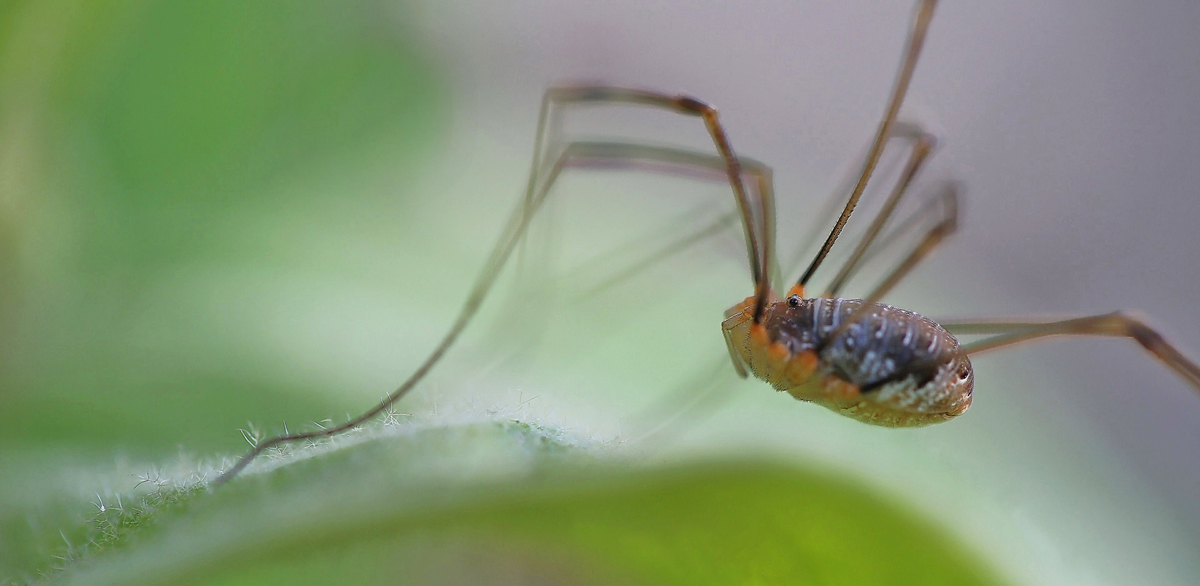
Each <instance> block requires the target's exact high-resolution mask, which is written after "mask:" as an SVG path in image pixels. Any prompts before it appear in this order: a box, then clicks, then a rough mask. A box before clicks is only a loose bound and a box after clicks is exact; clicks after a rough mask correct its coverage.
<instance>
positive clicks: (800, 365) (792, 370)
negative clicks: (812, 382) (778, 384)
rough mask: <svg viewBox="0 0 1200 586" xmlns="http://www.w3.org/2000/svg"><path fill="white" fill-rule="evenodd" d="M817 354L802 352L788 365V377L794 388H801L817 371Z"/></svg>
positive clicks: (810, 351) (809, 351)
mask: <svg viewBox="0 0 1200 586" xmlns="http://www.w3.org/2000/svg"><path fill="white" fill-rule="evenodd" d="M817 362H818V359H817V353H816V352H813V351H812V350H808V351H805V352H801V353H799V354H797V355H795V356H793V357H792V359H791V361H789V362H788V365H787V371H786V372H787V377H788V381H789V382H790V383H791V384H792V386H799V385H802V384H804V383H806V382H808V379H810V378H812V375H813V373H814V372H816V371H817Z"/></svg>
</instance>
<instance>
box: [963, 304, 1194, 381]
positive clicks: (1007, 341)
mask: <svg viewBox="0 0 1200 586" xmlns="http://www.w3.org/2000/svg"><path fill="white" fill-rule="evenodd" d="M941 325H942V327H944V328H946V329H947V330H949V331H950V332H951V333H954V334H957V335H978V334H1000V335H997V336H993V337H991V338H984V339H982V340H979V341H977V342H972V343H970V344H965V345H963V350H965V351H966V352H967V354H972V355H973V354H979V353H981V352H987V351H989V350H996V349H999V348H1004V347H1006V346H1012V345H1015V344H1023V343H1025V342H1031V341H1033V340H1037V339H1039V338H1045V337H1049V336H1116V337H1123V338H1131V339H1133V341H1135V342H1137V343H1138V344H1141V346H1142V347H1143V348H1145V349H1146V351H1148V352H1150V353H1151V354H1153V355H1154V357H1155V358H1157V359H1158V360H1159V361H1161V362H1162V363H1163V364H1165V365H1166V366H1167V368H1170V369H1171V370H1173V371H1175V373H1176V374H1178V375H1179V377H1180V378H1182V379H1183V380H1184V381H1185V382H1187V383H1188V384H1189V385H1191V386H1192V387H1193V388H1195V389H1196V390H1197V391H1200V365H1197V363H1196V362H1193V361H1192V360H1189V359H1188V358H1187V357H1186V356H1184V355H1183V353H1182V352H1180V351H1179V349H1178V348H1176V347H1175V346H1174V345H1173V344H1171V343H1170V342H1168V341H1167V340H1166V339H1165V338H1163V336H1162V334H1160V333H1159V332H1158V331H1156V330H1155V329H1154V328H1151V327H1150V326H1148V325H1146V324H1145V323H1144V322H1143V321H1142V320H1140V319H1138V318H1137V317H1135V316H1132V315H1130V314H1128V313H1125V312H1120V311H1117V312H1113V313H1105V314H1101V315H1091V316H1087V317H1077V318H1073V319H1059V320H1037V319H1032V320H1030V319H1025V320H1020V319H1018V320H1008V319H1006V320H995V321H970V322H968V321H961V322H942V324H941Z"/></svg>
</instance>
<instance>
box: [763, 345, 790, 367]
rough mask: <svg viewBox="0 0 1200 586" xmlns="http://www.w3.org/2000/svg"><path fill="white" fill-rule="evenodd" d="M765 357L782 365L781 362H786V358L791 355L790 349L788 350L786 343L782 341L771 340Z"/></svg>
mask: <svg viewBox="0 0 1200 586" xmlns="http://www.w3.org/2000/svg"><path fill="white" fill-rule="evenodd" d="M767 357H768V358H770V359H771V360H772V361H775V362H778V363H780V364H781V365H782V363H784V362H787V360H788V358H791V357H792V351H791V350H788V347H787V344H784V343H783V342H772V343H771V345H770V346H768V347H767Z"/></svg>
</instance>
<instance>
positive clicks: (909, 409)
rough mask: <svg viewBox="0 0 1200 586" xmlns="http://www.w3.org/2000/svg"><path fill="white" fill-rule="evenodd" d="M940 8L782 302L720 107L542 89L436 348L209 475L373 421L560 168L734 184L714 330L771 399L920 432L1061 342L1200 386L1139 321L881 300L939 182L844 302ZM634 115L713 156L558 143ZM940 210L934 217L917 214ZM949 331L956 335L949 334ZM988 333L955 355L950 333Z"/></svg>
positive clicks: (757, 190)
mask: <svg viewBox="0 0 1200 586" xmlns="http://www.w3.org/2000/svg"><path fill="white" fill-rule="evenodd" d="M935 5H936V0H923V1H921V2H920V3H919V5H918V8H917V12H916V15H915V17H914V20H913V24H912V30H911V31H910V34H909V38H908V46H907V48H906V49H905V51H904V57H903V61H902V63H901V66H900V71H899V75H898V76H897V80H896V85H895V87H894V88H893V90H892V94H891V97H890V100H889V101H888V104H887V110H886V111H885V113H884V116H883V121H882V122H881V123H880V124H879V129H878V132H877V133H876V134H875V137H874V140H873V142H872V143H871V147H870V149H869V150H868V151H867V156H866V158H865V161H864V162H863V167H862V171H861V173H860V174H859V176H858V181H857V183H856V184H855V186H854V189H853V191H852V192H851V194H850V197H849V200H848V201H847V202H846V204H845V207H844V208H843V209H842V212H841V215H840V216H839V217H838V219H837V221H836V222H835V223H834V226H833V229H832V231H831V232H830V233H829V236H828V238H826V239H825V242H824V244H823V245H822V246H821V248H820V250H819V252H817V255H816V257H815V258H813V260H812V262H811V263H810V264H809V266H808V268H807V269H806V270H805V271H804V273H803V274H802V275H801V277H800V278H799V280H798V281H797V282H796V284H795V285H793V286H792V287H791V288H790V289H789V290H788V292H787V295H786V296H784V298H782V299H780V298H778V297H777V296H776V294H775V292H774V291H773V290H772V288H771V286H770V283H769V276H770V275H769V274H770V272H771V270H772V266H773V265H772V262H773V258H772V254H773V248H774V230H775V217H774V195H773V191H772V174H771V169H770V168H769V167H767V166H766V165H763V164H762V163H759V162H757V161H755V160H753V159H749V158H745V157H740V158H739V157H738V156H736V155H735V154H734V151H733V147H732V146H731V145H730V142H729V139H728V137H727V135H726V133H725V129H724V127H723V126H722V125H721V123H720V122H719V121H718V118H717V110H716V108H714V107H713V106H711V105H709V104H707V103H705V102H703V101H700V100H698V99H695V98H692V97H689V96H684V95H668V94H663V93H659V92H654V91H646V90H641V89H632V88H625V87H613V86H603V85H582V86H581V85H569V86H560V87H552V88H550V89H549V90H547V91H546V93H545V95H544V98H543V100H542V106H541V112H540V117H539V119H538V130H537V138H536V141H535V146H534V151H533V163H532V169H531V170H530V173H529V181H528V184H527V186H526V188H525V196H524V198H523V199H522V200H521V202H520V203H519V205H518V206H517V208H516V210H515V211H514V213H513V215H512V217H510V218H509V220H508V223H507V225H506V227H505V229H504V231H503V233H502V235H501V237H500V241H499V242H498V243H497V244H496V247H495V249H494V250H493V251H492V254H491V257H490V258H489V259H488V261H487V263H486V264H485V265H484V268H483V271H482V272H481V274H480V275H479V277H478V280H477V281H476V283H475V286H474V288H473V289H472V291H471V294H470V296H469V297H468V298H467V301H466V304H465V305H464V307H463V309H462V311H461V313H460V314H459V316H458V319H457V320H456V321H455V322H454V324H453V325H452V326H451V328H450V330H449V332H447V333H446V335H445V337H444V338H443V339H442V341H441V343H440V344H438V346H437V347H436V348H435V349H434V350H433V352H432V353H431V354H430V355H429V357H428V358H426V359H425V361H424V362H423V363H422V364H421V365H420V367H418V368H417V370H416V372H414V373H413V374H412V375H411V376H410V377H409V379H408V380H407V381H405V382H404V384H402V385H400V387H399V388H397V389H396V390H395V391H394V392H393V393H391V394H390V395H388V396H387V397H386V398H385V399H384V400H383V401H382V402H381V403H379V404H378V405H376V406H375V407H374V408H372V409H371V410H369V411H367V412H366V413H363V414H362V415H359V416H358V417H355V418H354V419H351V420H350V421H347V422H346V423H344V424H341V425H338V426H336V427H330V428H327V429H322V430H318V431H312V432H306V433H293V434H287V435H282V436H277V437H274V438H271V439H268V440H265V441H262V442H259V443H258V444H257V445H255V446H254V448H253V449H252V450H251V451H250V452H249V453H247V454H246V455H245V456H243V457H242V458H241V459H240V460H239V461H238V462H237V463H236V464H234V465H233V466H232V467H231V468H229V469H228V470H226V471H225V473H224V474H222V475H221V477H220V478H218V480H217V482H218V483H221V482H224V481H227V480H229V479H230V478H232V477H233V476H234V475H236V474H237V473H238V472H239V471H241V470H242V469H243V468H245V467H246V465H247V464H249V463H250V461H251V460H252V459H253V458H254V457H255V456H257V455H258V454H259V453H261V452H262V451H264V450H266V449H268V448H270V447H272V446H276V445H279V444H284V443H290V442H296V441H301V440H307V439H313V438H320V437H328V436H332V435H336V434H339V433H342V432H344V431H346V430H349V429H351V428H353V427H355V426H357V425H359V424H361V423H363V422H365V421H367V420H369V419H371V418H373V417H375V416H376V415H378V414H380V413H381V412H383V411H384V410H386V409H387V408H388V407H390V406H391V405H392V404H394V403H395V402H396V401H398V400H399V399H400V398H401V397H403V396H404V395H405V394H407V393H408V392H409V391H410V390H412V388H413V387H414V386H415V385H416V384H417V383H418V382H419V381H420V380H421V379H422V378H423V377H424V376H425V375H426V374H427V373H428V372H429V371H430V369H432V368H433V366H434V365H435V364H436V363H437V362H438V360H440V359H441V358H442V356H443V355H444V354H445V353H446V351H447V350H448V349H449V348H450V347H451V346H452V345H453V344H454V341H455V340H456V339H457V338H458V336H459V334H461V333H462V331H463V329H464V328H465V327H466V326H467V324H468V323H469V322H470V320H471V318H472V317H473V316H474V315H475V313H476V311H477V310H478V309H479V306H480V304H482V302H483V300H484V297H485V296H486V295H487V293H488V290H489V289H490V288H491V286H492V284H493V283H494V282H495V280H496V277H497V275H498V274H499V272H500V270H501V268H502V267H503V266H504V263H505V261H506V260H507V259H508V257H509V255H510V254H511V253H512V251H513V249H514V248H515V247H516V245H517V243H518V242H519V241H520V240H521V238H522V237H523V236H524V234H525V231H526V228H527V227H528V226H529V223H530V220H531V219H532V217H533V215H534V213H535V212H536V211H537V210H538V208H539V207H540V206H541V204H542V203H543V202H544V201H545V199H546V196H547V195H548V193H549V191H550V188H551V186H553V185H554V183H555V181H556V180H557V179H558V177H559V175H560V174H561V173H562V171H563V170H564V169H566V168H569V167H581V166H589V167H601V168H640V169H643V170H647V169H648V170H651V171H656V172H664V171H665V172H677V173H678V172H683V173H688V174H700V175H705V174H707V175H709V176H712V175H713V174H714V172H715V173H716V174H717V176H718V177H720V180H721V181H726V180H728V182H729V184H730V185H731V187H732V188H733V194H734V196H735V199H736V202H737V207H738V212H739V213H740V215H741V220H742V225H743V228H744V230H745V237H746V245H747V252H748V257H749V261H750V270H751V274H752V276H753V280H754V294H753V295H752V296H750V297H747V298H746V299H745V300H744V301H742V302H740V303H738V304H737V305H735V306H733V307H732V308H730V309H729V310H728V311H726V312H725V321H724V322H723V323H722V329H723V332H724V335H725V341H726V344H727V345H728V347H729V354H730V358H731V359H732V361H733V366H734V368H735V369H736V370H737V372H738V374H739V375H741V376H743V377H745V376H746V375H747V373H748V372H749V373H753V374H754V375H755V376H756V377H758V378H760V379H762V380H764V381H766V382H768V383H770V384H771V385H772V386H774V387H775V388H776V389H778V390H781V391H786V392H787V393H789V394H791V395H792V396H794V397H796V398H797V399H800V400H803V401H811V402H814V403H818V404H820V405H823V406H825V407H828V408H830V409H832V410H834V411H837V412H840V413H842V414H843V415H846V416H849V417H852V418H854V419H858V420H860V421H864V422H866V423H872V424H876V425H882V426H890V427H908V426H921V425H929V424H932V423H937V422H941V421H946V420H948V419H950V418H953V417H955V416H957V415H961V414H962V413H963V412H965V411H966V410H967V408H968V407H969V406H970V405H971V393H972V388H973V386H974V380H973V379H974V375H973V372H972V369H971V361H970V358H969V356H971V355H974V354H978V353H981V352H984V351H987V350H994V349H997V348H1002V347H1005V346H1011V345H1014V344H1019V343H1022V342H1028V341H1031V340H1035V339H1038V338H1044V337H1047V336H1058V335H1085V336H1118V337H1128V338H1132V339H1133V340H1134V341H1136V342H1137V343H1139V344H1141V345H1142V346H1143V347H1144V348H1145V349H1146V350H1147V351H1149V352H1150V353H1151V354H1152V355H1154V356H1155V357H1156V358H1158V359H1159V360H1160V361H1162V362H1163V363H1164V364H1165V365H1166V366H1168V367H1169V368H1171V369H1172V370H1174V371H1175V372H1176V373H1177V374H1178V375H1179V376H1180V377H1182V378H1183V379H1184V380H1185V381H1186V382H1187V383H1188V384H1189V385H1191V386H1193V387H1195V388H1197V389H1200V366H1197V365H1196V363H1194V362H1192V361H1190V360H1188V359H1187V358H1185V357H1184V356H1183V355H1182V354H1181V353H1180V352H1179V351H1178V350H1177V349H1176V348H1175V347H1174V346H1172V345H1171V344H1170V343H1168V342H1167V341H1166V340H1164V339H1163V337H1162V336H1161V335H1160V334H1159V333H1158V332H1156V331H1155V330H1154V329H1152V328H1150V327H1149V326H1147V325H1146V324H1144V323H1142V322H1141V321H1139V320H1138V319H1136V318H1134V317H1131V316H1130V315H1128V314H1126V313H1122V312H1115V313H1107V314H1102V315H1093V316H1085V317H1077V318H1073V319H1007V320H987V321H982V320H981V321H971V322H965V321H964V322H953V323H951V322H943V323H941V324H938V323H936V322H934V321H932V320H930V319H927V318H925V317H923V316H921V315H918V314H915V313H912V312H910V311H907V310H904V309H900V308H898V307H893V306H890V305H886V304H883V303H879V300H880V299H882V298H883V296H884V295H885V294H887V293H888V291H890V290H891V289H892V288H893V287H894V286H895V285H896V284H897V283H899V282H900V280H901V279H902V278H903V277H904V276H905V275H907V274H908V273H909V272H910V271H911V270H912V268H913V267H914V266H916V265H917V263H919V262H920V261H921V259H923V258H924V257H925V256H926V255H928V254H929V253H930V252H931V251H932V250H933V249H934V248H936V247H937V246H938V244H939V243H941V242H942V241H943V240H944V239H945V238H946V237H947V236H948V235H950V234H951V233H953V232H954V231H955V229H956V226H957V215H958V210H957V201H958V200H957V198H958V196H957V192H956V188H955V186H953V185H947V186H945V187H944V188H943V189H942V191H941V192H940V193H939V194H938V197H937V199H935V200H933V201H934V202H936V203H940V204H941V205H940V206H939V207H940V212H941V216H940V218H939V219H938V221H937V223H936V224H935V225H934V226H933V227H932V228H930V229H928V230H927V231H926V232H925V233H924V235H923V237H922V238H921V239H920V240H919V241H918V244H917V246H916V247H915V248H913V249H912V250H911V251H910V252H909V253H908V254H907V256H905V257H904V258H903V259H902V260H901V262H900V263H899V265H898V266H896V267H895V268H893V269H892V270H891V272H890V273H888V275H887V277H886V278H885V279H884V280H883V282H882V283H881V284H880V285H879V286H877V287H876V288H875V290H874V291H871V292H870V293H869V294H868V295H867V296H866V297H865V298H864V299H843V298H840V297H838V296H837V295H838V292H839V291H840V289H841V288H842V286H843V285H844V284H845V282H846V280H847V279H848V278H849V277H850V275H851V274H852V273H853V272H854V271H855V269H856V268H857V267H858V266H859V265H860V264H861V261H862V260H863V258H864V257H865V256H866V255H867V254H868V252H871V251H872V250H873V249H871V245H872V243H873V242H874V241H875V239H876V237H877V236H878V235H879V234H880V232H881V231H882V230H883V228H884V227H885V225H886V224H887V222H888V220H889V219H890V217H891V216H892V215H893V212H894V211H895V209H896V205H897V204H898V203H899V201H900V199H901V198H902V197H903V196H904V194H905V192H906V191H907V189H908V187H909V185H910V183H911V182H912V180H913V178H914V176H915V175H916V174H917V173H918V171H919V170H920V169H921V167H922V166H923V165H924V163H925V161H926V159H927V157H928V156H929V154H930V152H931V151H932V149H933V146H934V142H935V139H934V137H933V136H932V135H930V134H928V133H926V132H925V131H923V130H922V129H921V128H919V127H918V126H915V125H912V124H904V123H899V122H897V121H896V115H897V112H898V111H899V110H900V104H901V102H903V100H904V94H905V92H906V91H907V89H908V85H909V81H910V79H911V78H912V74H913V70H914V69H915V67H916V62H917V57H918V55H919V54H920V52H921V47H922V45H923V44H924V41H925V34H926V31H927V30H928V27H929V22H930V19H931V18H932V16H933V9H934V6H935ZM581 104H582V105H587V104H591V105H608V106H612V105H636V106H646V107H650V108H658V109H662V110H666V111H669V112H673V113H676V114H681V115H684V116H694V117H699V118H700V119H701V120H702V121H703V123H704V126H705V128H706V129H707V130H708V133H709V135H710V136H711V137H712V140H713V143H714V145H715V146H716V150H717V155H711V154H706V153H700V152H695V151H690V150H683V149H676V148H670V147H660V146H651V145H645V144H636V143H628V142H569V143H567V144H566V145H559V144H558V142H557V141H556V140H555V139H554V138H549V137H551V136H552V135H555V134H556V131H557V127H558V123H559V119H560V117H561V113H562V112H561V111H562V110H563V109H565V108H568V107H570V106H574V105H581ZM892 139H897V140H901V141H904V143H906V144H908V145H909V148H908V159H907V162H906V164H905V166H904V168H903V171H902V172H901V174H900V178H899V180H898V181H897V183H896V185H895V186H894V187H893V189H892V191H891V192H890V194H889V196H888V198H887V199H886V200H885V202H884V204H883V208H882V209H881V210H880V211H879V213H878V215H877V216H876V217H875V219H874V221H873V222H872V223H871V225H870V226H869V227H868V228H867V231H866V232H865V235H864V237H863V238H862V240H861V241H860V242H859V243H858V245H857V247H856V248H855V249H854V251H853V252H851V254H850V256H849V258H848V260H847V261H846V262H845V264H844V265H843V266H842V267H841V269H840V270H839V272H838V274H837V275H836V276H835V277H834V279H833V281H832V282H831V283H830V284H829V285H828V286H827V287H826V289H825V290H824V291H823V292H822V293H821V295H819V296H816V297H808V296H807V295H806V289H805V287H806V286H807V285H808V282H809V280H810V279H811V277H812V276H813V273H814V272H816V270H817V267H819V266H820V265H821V263H822V261H824V260H825V257H826V256H827V255H828V253H829V251H830V249H831V248H832V247H833V244H834V241H836V240H837V237H838V235H839V234H840V233H841V231H842V228H843V227H844V226H845V224H846V222H847V220H849V218H850V214H851V213H852V212H853V211H854V208H855V206H856V205H857V204H858V201H859V199H860V197H861V196H862V194H863V191H864V190H865V189H866V186H867V181H868V180H869V179H870V177H871V174H872V172H873V171H874V170H875V167H876V165H877V164H878V162H879V160H880V157H881V155H882V153H883V150H884V146H885V143H887V142H889V141H890V140H892ZM926 209H933V210H937V209H938V208H926ZM923 213H927V212H926V211H918V212H917V213H915V214H914V215H913V217H911V218H909V219H908V220H907V221H905V222H902V223H901V225H900V228H899V229H898V230H896V231H893V234H894V233H896V232H899V231H905V230H911V229H913V228H914V226H917V225H919V223H918V222H916V220H919V219H920V218H919V217H918V216H920V215H921V214H923ZM952 332H953V333H952ZM955 333H956V334H959V335H990V336H991V337H987V338H984V339H981V340H979V341H976V342H973V343H970V344H965V345H960V344H959V343H958V341H957V339H956V338H955V337H954V335H953V334H955Z"/></svg>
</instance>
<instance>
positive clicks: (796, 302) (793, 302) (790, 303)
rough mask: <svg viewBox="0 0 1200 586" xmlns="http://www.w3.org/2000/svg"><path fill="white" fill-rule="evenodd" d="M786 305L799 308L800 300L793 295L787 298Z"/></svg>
mask: <svg viewBox="0 0 1200 586" xmlns="http://www.w3.org/2000/svg"><path fill="white" fill-rule="evenodd" d="M787 303H788V307H800V298H799V297H797V296H795V295H792V296H791V297H788V302H787Z"/></svg>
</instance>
